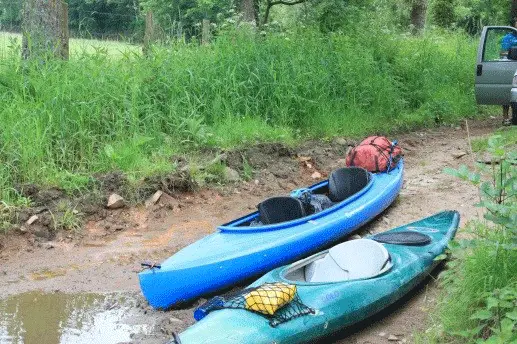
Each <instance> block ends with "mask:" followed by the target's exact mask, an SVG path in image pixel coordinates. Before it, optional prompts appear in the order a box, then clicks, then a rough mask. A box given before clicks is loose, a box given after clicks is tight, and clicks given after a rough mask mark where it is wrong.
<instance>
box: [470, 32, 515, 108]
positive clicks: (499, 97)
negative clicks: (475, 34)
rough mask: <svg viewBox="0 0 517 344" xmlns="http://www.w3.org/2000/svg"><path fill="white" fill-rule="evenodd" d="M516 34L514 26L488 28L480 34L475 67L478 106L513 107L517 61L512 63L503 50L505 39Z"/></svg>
mask: <svg viewBox="0 0 517 344" xmlns="http://www.w3.org/2000/svg"><path fill="white" fill-rule="evenodd" d="M512 32H513V33H515V35H516V37H517V30H516V29H515V28H513V27H511V26H485V27H484V28H483V31H482V33H481V39H480V41H479V46H478V53H477V66H476V86H475V92H476V102H477V103H478V104H487V105H491V104H492V105H503V104H510V89H511V88H512V79H513V74H514V73H515V70H516V69H517V61H515V60H509V59H508V58H507V57H506V52H505V51H503V49H502V47H501V42H502V40H503V37H504V36H505V35H507V34H511V33H512Z"/></svg>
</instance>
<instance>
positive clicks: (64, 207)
mask: <svg viewBox="0 0 517 344" xmlns="http://www.w3.org/2000/svg"><path fill="white" fill-rule="evenodd" d="M50 215H51V216H52V223H53V224H54V230H55V231H60V230H65V231H72V232H74V233H78V232H79V231H80V230H81V226H82V222H81V219H80V216H79V215H80V214H79V212H78V211H77V210H76V209H75V207H73V206H72V205H71V204H70V203H69V202H67V201H61V202H60V203H58V204H57V205H56V213H52V212H50Z"/></svg>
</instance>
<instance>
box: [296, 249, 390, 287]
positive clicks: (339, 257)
mask: <svg viewBox="0 0 517 344" xmlns="http://www.w3.org/2000/svg"><path fill="white" fill-rule="evenodd" d="M389 258H390V256H389V253H388V250H386V248H385V247H384V246H383V245H382V244H379V243H378V242H376V241H374V240H370V239H357V240H351V241H347V242H344V243H342V244H339V245H336V246H334V247H332V248H331V249H330V250H329V252H328V254H326V255H325V256H324V257H323V258H321V259H318V260H316V261H314V262H312V263H310V264H309V265H307V266H306V267H305V280H306V281H307V282H336V281H343V280H352V279H360V278H361V279H362V278H371V277H374V276H376V275H378V274H379V273H381V271H382V270H383V268H384V267H385V266H386V264H387V262H388V260H389Z"/></svg>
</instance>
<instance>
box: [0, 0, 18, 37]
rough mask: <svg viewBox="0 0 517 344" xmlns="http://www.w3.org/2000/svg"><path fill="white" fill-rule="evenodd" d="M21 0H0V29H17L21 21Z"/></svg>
mask: <svg viewBox="0 0 517 344" xmlns="http://www.w3.org/2000/svg"><path fill="white" fill-rule="evenodd" d="M22 6H23V1H13V0H0V30H7V31H12V30H16V29H19V28H20V27H21V22H22Z"/></svg>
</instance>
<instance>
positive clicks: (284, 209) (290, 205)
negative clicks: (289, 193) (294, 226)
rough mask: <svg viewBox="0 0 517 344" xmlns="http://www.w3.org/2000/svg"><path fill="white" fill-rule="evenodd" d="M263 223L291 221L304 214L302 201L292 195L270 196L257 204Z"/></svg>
mask: <svg viewBox="0 0 517 344" xmlns="http://www.w3.org/2000/svg"><path fill="white" fill-rule="evenodd" d="M258 211H259V218H260V221H261V222H262V223H263V224H264V225H270V224H274V223H280V222H285V221H291V220H295V219H299V218H301V217H304V216H306V213H305V208H304V207H303V204H302V202H301V201H300V200H299V199H297V198H293V197H271V198H268V199H267V200H265V201H263V202H262V203H260V204H259V205H258Z"/></svg>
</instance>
